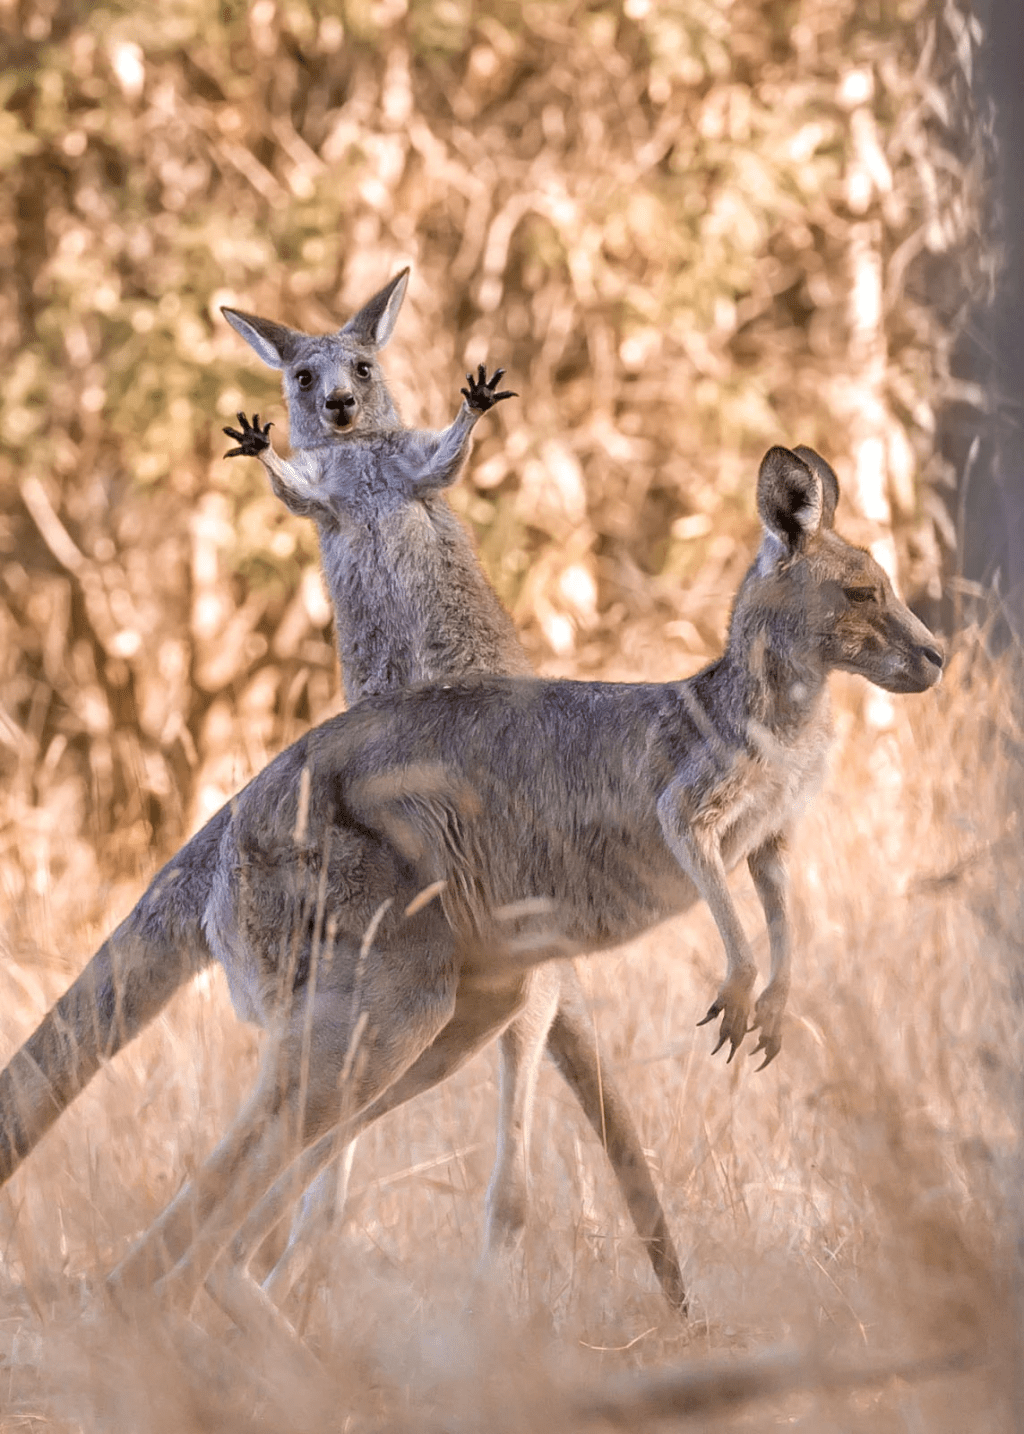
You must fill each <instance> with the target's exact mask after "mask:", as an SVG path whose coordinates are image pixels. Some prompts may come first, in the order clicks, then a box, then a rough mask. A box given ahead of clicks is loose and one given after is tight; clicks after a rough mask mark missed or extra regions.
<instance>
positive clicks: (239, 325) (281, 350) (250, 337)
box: [221, 308, 305, 368]
mask: <svg viewBox="0 0 1024 1434" xmlns="http://www.w3.org/2000/svg"><path fill="white" fill-rule="evenodd" d="M221 313H222V314H223V315H224V317H225V318H226V319H227V321H228V323H229V324H230V325H231V327H232V328H233V329H234V330H235V332H236V333H239V334H241V335H242V338H243V339H245V341H246V343H247V344H251V345H252V347H253V348H254V349H255V350H256V352H257V353H258V354H259V356H260V358H261V359H262V360H263V362H264V363H265V364H269V366H270V367H271V368H284V367H285V365H286V364H287V363H288V361H289V359H290V358H291V357H292V355H293V354H294V353H295V350H296V348H297V346H298V343H299V340H300V339H302V338H304V337H305V335H304V334H301V333H299V331H298V330H297V329H290V328H288V327H287V325H285V324H275V323H274V322H273V320H272V319H261V318H259V317H258V316H257V315H256V314H243V313H242V311H241V310H240V309H225V308H222V309H221Z"/></svg>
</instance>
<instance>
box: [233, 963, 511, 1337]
mask: <svg viewBox="0 0 1024 1434" xmlns="http://www.w3.org/2000/svg"><path fill="white" fill-rule="evenodd" d="M527 991H528V985H527V983H526V982H524V981H523V980H522V979H517V980H515V981H514V982H510V983H509V984H508V985H499V986H494V985H492V984H489V985H488V986H487V987H486V988H484V989H477V988H474V987H473V986H472V985H471V984H469V983H464V984H463V985H461V986H460V988H459V992H458V997H457V1001H456V1006H455V1012H454V1014H453V1016H452V1018H451V1020H450V1021H449V1022H448V1023H447V1024H446V1025H445V1026H444V1028H443V1029H442V1030H441V1031H440V1032H439V1033H438V1035H437V1036H436V1038H435V1039H434V1040H433V1042H432V1043H431V1044H430V1045H429V1046H428V1047H427V1048H426V1049H425V1050H424V1051H423V1053H422V1054H421V1055H420V1057H419V1058H418V1060H416V1061H415V1062H414V1063H413V1064H412V1065H411V1066H410V1067H409V1068H408V1070H406V1071H405V1073H404V1074H403V1075H402V1076H401V1077H400V1078H399V1079H398V1080H396V1081H395V1082H394V1084H393V1085H392V1086H390V1087H389V1088H388V1090H386V1091H385V1092H384V1093H383V1094H382V1095H381V1096H380V1097H379V1098H378V1099H377V1100H375V1101H374V1102H373V1104H372V1105H369V1106H367V1107H366V1108H365V1109H364V1110H362V1111H361V1112H359V1113H357V1114H355V1115H353V1116H352V1117H351V1119H349V1120H347V1121H346V1122H345V1124H344V1125H343V1126H342V1127H341V1129H340V1130H339V1131H338V1132H336V1133H335V1132H332V1133H330V1134H327V1135H324V1136H323V1137H322V1138H321V1139H319V1140H318V1141H316V1142H315V1144H313V1145H310V1146H309V1147H308V1148H307V1149H306V1150H305V1152H304V1153H303V1155H302V1156H301V1157H300V1159H299V1160H297V1161H296V1163H295V1166H294V1168H293V1169H292V1170H289V1171H288V1172H287V1173H285V1174H284V1175H283V1176H282V1177H281V1178H280V1179H279V1180H277V1181H276V1182H275V1184H274V1186H273V1188H272V1189H271V1190H270V1191H269V1192H268V1193H267V1194H266V1195H265V1196H264V1197H263V1199H262V1200H261V1201H260V1203H259V1205H258V1206H257V1207H256V1208H255V1209H254V1210H253V1211H252V1213H251V1214H250V1215H249V1216H248V1218H247V1219H246V1221H245V1223H244V1225H243V1226H242V1227H241V1229H240V1230H239V1231H238V1234H237V1235H236V1236H235V1239H234V1240H233V1241H232V1243H231V1247H230V1250H229V1252H228V1254H227V1256H226V1258H225V1259H223V1260H222V1261H221V1262H220V1264H219V1265H218V1267H217V1269H216V1271H214V1273H213V1274H212V1275H211V1277H210V1280H209V1281H208V1285H207V1287H208V1289H209V1291H210V1293H211V1294H213V1295H214V1297H215V1298H216V1299H217V1300H219V1301H220V1302H221V1303H222V1304H223V1305H224V1308H225V1310H226V1311H227V1313H228V1314H230V1315H231V1316H232V1317H233V1318H235V1319H237V1320H238V1321H239V1323H242V1324H244V1323H245V1322H246V1317H245V1311H246V1307H247V1304H248V1302H249V1301H250V1300H251V1297H252V1295H251V1291H252V1282H251V1281H250V1279H249V1276H248V1275H247V1274H246V1273H245V1267H246V1265H247V1263H248V1261H249V1259H250V1258H251V1256H252V1254H253V1253H254V1251H255V1250H256V1249H258V1247H259V1245H260V1244H261V1242H262V1241H263V1240H264V1239H265V1238H266V1236H267V1235H268V1234H269V1232H270V1231H271V1230H272V1229H273V1228H274V1226H275V1225H276V1224H277V1223H278V1222H279V1221H280V1220H282V1219H283V1218H284V1216H285V1215H286V1214H287V1212H288V1210H289V1208H290V1206H291V1203H292V1201H293V1200H294V1198H295V1191H296V1189H302V1188H303V1187H304V1186H306V1185H308V1184H309V1182H311V1181H313V1180H314V1179H315V1178H316V1177H317V1176H318V1175H319V1173H320V1172H321V1171H322V1170H323V1169H324V1167H325V1166H326V1165H328V1163H329V1162H330V1161H331V1160H332V1159H334V1158H335V1157H336V1155H337V1151H338V1137H339V1136H340V1137H341V1138H343V1139H345V1138H347V1139H350V1140H354V1139H355V1137H356V1136H357V1135H358V1134H359V1132H360V1131H362V1130H365V1129H366V1127H367V1126H369V1125H371V1124H372V1123H373V1122H374V1121H375V1120H378V1119H379V1118H380V1117H381V1116H382V1115H385V1114H387V1112H388V1111H390V1110H394V1109H395V1108H396V1107H397V1106H399V1105H402V1104H403V1103H404V1102H405V1101H407V1100H411V1099H412V1097H413V1096H415V1095H419V1094H420V1093H421V1092H423V1091H426V1090H429V1089H431V1087H433V1086H435V1085H437V1084H438V1083H439V1082H440V1081H443V1080H446V1079H447V1078H448V1076H450V1075H453V1074H454V1073H455V1071H457V1070H459V1069H460V1068H461V1067H462V1066H463V1065H464V1064H465V1063H466V1061H468V1060H469V1059H470V1057H471V1056H473V1055H475V1054H476V1052H477V1051H479V1050H480V1049H482V1047H483V1046H485V1045H486V1044H487V1043H488V1042H489V1041H491V1040H493V1039H494V1037H495V1036H496V1035H498V1034H499V1033H500V1032H501V1031H502V1030H503V1029H504V1028H505V1027H507V1025H508V1024H509V1022H510V1021H511V1020H513V1019H514V1018H515V1017H516V1016H517V1015H519V1013H520V1012H521V1011H522V1009H523V1005H524V1001H525V1000H526V999H527ZM247 1286H248V1292H247V1288H246V1287H247Z"/></svg>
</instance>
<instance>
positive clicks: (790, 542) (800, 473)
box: [757, 448, 824, 552]
mask: <svg viewBox="0 0 1024 1434" xmlns="http://www.w3.org/2000/svg"><path fill="white" fill-rule="evenodd" d="M823 510H824V494H823V491H822V483H821V479H820V478H819V476H818V474H817V473H816V472H815V470H814V469H813V468H812V467H811V466H810V465H809V464H808V463H805V462H804V460H803V459H802V458H798V457H797V455H796V454H795V453H791V452H790V451H789V449H788V448H769V450H768V452H767V453H766V454H765V455H764V458H763V459H762V460H761V471H760V472H759V473H758V475H757V511H758V513H759V514H760V516H761V522H762V523H763V524H764V526H765V527H766V528H767V530H768V532H770V533H772V534H773V535H774V536H775V537H776V538H778V539H779V541H780V542H781V543H782V544H783V545H784V546H785V547H787V548H788V549H789V550H790V551H791V552H795V551H796V550H797V549H798V548H800V547H802V546H803V544H804V543H805V542H806V541H807V539H808V538H810V537H812V536H813V534H815V533H816V532H817V531H818V529H819V528H820V527H821V521H822V513H823Z"/></svg>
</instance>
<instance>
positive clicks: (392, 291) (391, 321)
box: [341, 268, 409, 349]
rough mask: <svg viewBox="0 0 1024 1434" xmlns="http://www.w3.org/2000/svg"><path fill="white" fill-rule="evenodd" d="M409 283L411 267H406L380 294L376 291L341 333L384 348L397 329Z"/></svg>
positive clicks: (377, 347)
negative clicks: (396, 322) (409, 268)
mask: <svg viewBox="0 0 1024 1434" xmlns="http://www.w3.org/2000/svg"><path fill="white" fill-rule="evenodd" d="M408 286H409V270H408V269H407V268H406V269H402V270H400V271H399V273H397V274H396V275H395V277H394V278H393V279H392V280H391V282H390V283H389V284H385V285H384V287H383V289H381V291H380V293H379V294H374V296H373V298H372V299H370V300H369V302H368V303H365V304H364V305H363V307H362V308H361V309H360V310H359V312H358V314H355V315H353V317H352V318H351V319H349V321H348V323H347V324H346V325H345V327H344V328H343V329H342V330H341V332H342V333H343V334H347V335H348V337H349V338H354V339H357V340H358V341H359V342H360V343H362V344H369V345H370V347H371V348H375V349H382V348H383V347H384V345H385V344H386V343H387V341H388V339H389V338H390V337H391V335H392V333H393V332H394V328H395V320H396V319H397V318H398V311H399V309H400V308H401V307H402V300H403V299H404V298H405V291H406V289H407V288H408Z"/></svg>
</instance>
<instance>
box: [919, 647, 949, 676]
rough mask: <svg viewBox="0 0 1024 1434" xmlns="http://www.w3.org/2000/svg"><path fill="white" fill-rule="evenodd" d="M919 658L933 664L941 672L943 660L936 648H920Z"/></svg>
mask: <svg viewBox="0 0 1024 1434" xmlns="http://www.w3.org/2000/svg"><path fill="white" fill-rule="evenodd" d="M921 656H922V657H924V658H925V659H926V660H927V661H928V662H931V663H933V664H934V665H935V666H936V667H937V668H938V669H939V671H940V672H941V671H942V668H943V665H944V662H945V659H944V658H943V656H942V653H941V652H940V651H939V649H938V648H937V647H922V649H921Z"/></svg>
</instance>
